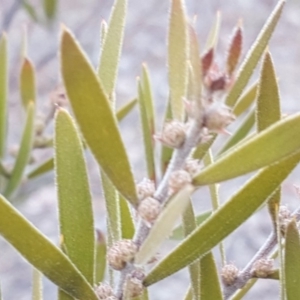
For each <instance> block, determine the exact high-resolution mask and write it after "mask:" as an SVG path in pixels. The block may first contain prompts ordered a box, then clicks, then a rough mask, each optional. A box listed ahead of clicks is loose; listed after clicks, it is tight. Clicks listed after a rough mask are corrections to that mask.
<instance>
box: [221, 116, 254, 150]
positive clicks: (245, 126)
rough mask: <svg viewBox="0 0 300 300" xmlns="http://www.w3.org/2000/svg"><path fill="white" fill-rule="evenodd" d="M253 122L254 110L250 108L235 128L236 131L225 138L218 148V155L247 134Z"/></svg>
mask: <svg viewBox="0 0 300 300" xmlns="http://www.w3.org/2000/svg"><path fill="white" fill-rule="evenodd" d="M254 123H255V112H254V110H252V111H251V112H250V113H249V114H248V115H247V116H246V118H245V119H244V120H243V122H242V124H241V125H240V127H239V128H238V129H237V130H236V132H235V133H234V134H233V135H232V136H231V137H230V138H229V140H227V142H226V144H225V145H224V146H223V148H222V149H221V150H220V152H219V153H218V155H220V154H222V153H224V152H226V151H227V150H228V149H230V148H231V147H233V146H235V145H237V144H238V143H239V142H241V141H242V140H243V139H244V138H245V137H246V136H247V134H248V133H249V132H250V130H251V129H252V127H253V125H254Z"/></svg>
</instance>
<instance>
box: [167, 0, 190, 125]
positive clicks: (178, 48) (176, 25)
mask: <svg viewBox="0 0 300 300" xmlns="http://www.w3.org/2000/svg"><path fill="white" fill-rule="evenodd" d="M169 26H170V27H169V37H168V66H169V70H168V71H169V86H170V97H171V108H172V113H173V117H174V118H175V119H177V120H182V119H183V117H184V107H183V101H182V97H185V94H186V90H187V81H188V64H187V61H188V31H187V21H186V15H185V10H184V5H183V1H182V0H172V1H171V12H170V25H169Z"/></svg>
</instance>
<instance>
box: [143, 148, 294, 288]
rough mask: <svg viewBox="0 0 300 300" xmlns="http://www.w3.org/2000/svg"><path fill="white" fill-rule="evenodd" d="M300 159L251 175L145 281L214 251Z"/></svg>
mask: <svg viewBox="0 0 300 300" xmlns="http://www.w3.org/2000/svg"><path fill="white" fill-rule="evenodd" d="M299 160H300V153H297V154H296V155H293V156H290V157H288V158H287V159H285V160H283V161H281V162H279V163H277V164H274V165H272V166H269V167H267V168H265V169H263V170H262V171H261V172H259V173H258V174H257V175H255V176H254V177H253V178H251V179H250V180H249V181H248V182H247V183H246V184H245V185H244V186H243V187H242V188H241V189H240V190H239V191H237V192H236V193H235V194H234V195H233V196H232V198H231V199H230V200H228V201H227V202H226V203H225V204H224V205H223V206H221V207H220V208H219V209H218V210H217V211H216V212H215V213H214V214H213V215H212V216H211V217H210V218H208V219H207V220H206V221H205V222H204V223H203V224H202V225H201V226H200V227H198V228H197V229H196V230H195V231H194V232H193V233H191V234H190V235H189V236H188V237H187V238H186V239H185V240H184V241H183V242H182V243H181V244H179V245H178V246H177V247H176V248H175V249H174V250H173V251H171V253H169V254H168V255H167V257H166V258H164V259H163V260H162V261H161V262H160V263H159V264H158V265H156V266H155V267H154V269H153V270H152V271H151V272H150V273H149V274H148V276H147V277H146V278H145V280H144V284H145V285H146V286H149V285H151V284H153V283H155V282H157V281H159V280H162V279H163V278H166V277H167V276H169V275H171V274H173V273H175V272H177V271H179V270H180V269H182V268H184V267H186V266H187V265H189V264H191V263H192V262H194V261H195V260H196V259H198V258H200V257H201V256H203V255H205V254H206V253H207V252H208V251H211V249H212V248H213V247H215V246H216V245H217V244H219V243H220V242H221V241H222V240H223V239H224V238H225V237H226V236H228V235H229V234H230V233H231V232H233V231H234V230H235V229H236V228H237V227H238V226H240V225H241V224H242V223H243V222H244V221H245V220H247V219H248V218H249V217H250V216H251V215H252V214H253V213H254V212H255V211H256V210H257V209H258V208H259V207H260V206H261V205H262V204H263V203H264V202H265V201H266V200H267V198H268V197H269V196H270V195H271V194H272V193H273V192H274V190H276V189H277V187H278V186H279V185H280V184H281V182H282V181H283V180H284V179H285V178H286V177H287V176H288V175H289V173H290V172H291V171H292V170H293V169H294V168H295V166H296V165H297V164H298V162H299ZM249 199H251V201H249Z"/></svg>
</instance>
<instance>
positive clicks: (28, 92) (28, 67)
mask: <svg viewBox="0 0 300 300" xmlns="http://www.w3.org/2000/svg"><path fill="white" fill-rule="evenodd" d="M20 91H21V99H22V104H23V106H24V108H25V109H26V108H27V106H28V104H29V103H30V102H35V101H36V83H35V70H34V67H33V65H32V63H31V61H30V60H29V59H28V58H24V59H23V63H22V67H21V74H20Z"/></svg>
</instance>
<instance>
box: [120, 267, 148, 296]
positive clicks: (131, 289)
mask: <svg viewBox="0 0 300 300" xmlns="http://www.w3.org/2000/svg"><path fill="white" fill-rule="evenodd" d="M144 278H145V273H144V272H143V270H141V269H136V270H134V271H133V272H131V274H129V275H127V280H126V282H125V288H126V294H127V295H128V296H129V297H132V298H134V297H138V296H140V295H141V294H142V293H143V290H144V285H143V280H144Z"/></svg>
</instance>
